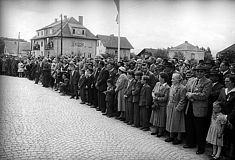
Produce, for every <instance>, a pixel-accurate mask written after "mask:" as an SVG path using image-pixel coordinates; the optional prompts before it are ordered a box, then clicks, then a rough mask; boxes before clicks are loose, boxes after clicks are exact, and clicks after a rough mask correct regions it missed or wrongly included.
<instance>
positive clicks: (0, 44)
mask: <svg viewBox="0 0 235 160" xmlns="http://www.w3.org/2000/svg"><path fill="white" fill-rule="evenodd" d="M4 48H5V42H4V40H3V39H2V38H0V54H3V53H4Z"/></svg>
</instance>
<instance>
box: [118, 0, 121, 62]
mask: <svg viewBox="0 0 235 160" xmlns="http://www.w3.org/2000/svg"><path fill="white" fill-rule="evenodd" d="M120 17H121V14H120V1H119V7H118V62H120V58H121V57H120Z"/></svg>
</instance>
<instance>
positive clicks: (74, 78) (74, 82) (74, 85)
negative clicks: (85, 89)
mask: <svg viewBox="0 0 235 160" xmlns="http://www.w3.org/2000/svg"><path fill="white" fill-rule="evenodd" d="M70 69H71V72H70V78H69V84H70V87H71V88H70V91H71V97H70V99H72V98H74V97H75V96H76V99H78V81H79V77H80V76H79V73H78V71H77V70H75V64H74V63H73V62H71V63H70Z"/></svg>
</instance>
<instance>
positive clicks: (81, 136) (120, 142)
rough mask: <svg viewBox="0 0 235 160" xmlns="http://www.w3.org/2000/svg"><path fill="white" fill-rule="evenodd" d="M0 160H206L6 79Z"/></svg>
mask: <svg viewBox="0 0 235 160" xmlns="http://www.w3.org/2000/svg"><path fill="white" fill-rule="evenodd" d="M0 87H1V88H0V96H1V101H0V107H1V115H0V125H1V133H0V136H1V137H0V142H1V143H0V159H1V160H2V159H3V160H4V159H17V160H18V159H35V160H37V159H63V160H64V159H69V160H70V159H75V160H83V159H84V160H87V159H89V160H90V159H96V160H99V159H110V160H111V159H120V160H125V159H128V160H129V159H133V160H137V159H140V160H141V159H144V160H145V159H154V160H176V159H179V160H187V159H188V160H201V159H208V156H207V155H205V154H204V155H200V156H199V155H196V154H195V150H196V149H189V150H188V149H183V148H182V145H181V146H173V145H172V144H169V143H166V142H164V139H163V138H157V137H155V136H152V135H150V132H143V131H141V130H139V129H137V128H133V127H130V126H127V125H126V124H124V123H122V122H121V121H118V120H115V119H112V118H108V117H105V116H102V115H101V113H100V112H97V111H95V110H94V109H91V108H89V107H88V106H86V105H80V104H79V102H80V101H79V100H75V99H69V97H68V96H60V95H59V93H57V92H54V91H52V90H51V89H49V88H43V87H42V86H41V85H36V84H34V83H33V81H29V80H28V79H25V78H16V77H8V76H0Z"/></svg>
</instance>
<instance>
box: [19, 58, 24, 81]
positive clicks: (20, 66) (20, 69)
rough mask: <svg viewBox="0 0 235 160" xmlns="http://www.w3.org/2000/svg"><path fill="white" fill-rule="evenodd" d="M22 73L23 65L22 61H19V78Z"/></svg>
mask: <svg viewBox="0 0 235 160" xmlns="http://www.w3.org/2000/svg"><path fill="white" fill-rule="evenodd" d="M23 72H24V64H23V63H22V61H20V62H19V63H18V73H19V77H23Z"/></svg>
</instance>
